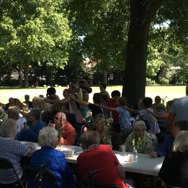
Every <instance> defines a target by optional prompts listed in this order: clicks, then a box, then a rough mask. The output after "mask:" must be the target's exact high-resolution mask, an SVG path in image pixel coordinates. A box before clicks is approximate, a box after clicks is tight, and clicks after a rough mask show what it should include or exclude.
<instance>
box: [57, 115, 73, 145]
mask: <svg viewBox="0 0 188 188" xmlns="http://www.w3.org/2000/svg"><path fill="white" fill-rule="evenodd" d="M54 127H55V128H56V129H57V130H58V131H59V136H60V144H61V145H74V144H75V141H76V130H75V128H74V127H73V126H72V125H71V124H70V123H69V122H68V121H67V119H66V114H65V113H64V112H57V113H56V114H55V117H54Z"/></svg>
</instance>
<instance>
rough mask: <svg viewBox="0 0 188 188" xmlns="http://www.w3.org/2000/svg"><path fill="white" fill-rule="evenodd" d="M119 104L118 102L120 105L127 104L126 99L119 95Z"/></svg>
mask: <svg viewBox="0 0 188 188" xmlns="http://www.w3.org/2000/svg"><path fill="white" fill-rule="evenodd" d="M119 104H120V106H125V105H126V104H127V103H126V99H125V98H124V97H120V99H119Z"/></svg>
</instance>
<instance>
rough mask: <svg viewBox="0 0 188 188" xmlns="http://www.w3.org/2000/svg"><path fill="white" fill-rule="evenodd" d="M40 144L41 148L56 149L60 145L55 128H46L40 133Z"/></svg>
mask: <svg viewBox="0 0 188 188" xmlns="http://www.w3.org/2000/svg"><path fill="white" fill-rule="evenodd" d="M38 143H39V144H40V145H41V146H50V147H53V148H55V147H56V146H57V145H58V143H59V136H58V131H57V130H56V129H55V128H53V127H49V126H48V127H44V128H42V129H41V130H40V132H39V137H38Z"/></svg>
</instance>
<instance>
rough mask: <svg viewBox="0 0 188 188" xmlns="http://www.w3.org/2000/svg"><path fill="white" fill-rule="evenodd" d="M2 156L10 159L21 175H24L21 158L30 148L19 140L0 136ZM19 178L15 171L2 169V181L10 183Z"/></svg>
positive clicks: (0, 178)
mask: <svg viewBox="0 0 188 188" xmlns="http://www.w3.org/2000/svg"><path fill="white" fill-rule="evenodd" d="M0 151H1V152H0V157H2V158H6V159H9V160H10V161H11V162H12V164H13V166H14V168H15V169H16V172H17V174H18V175H19V177H21V176H22V174H23V170H22V167H21V158H22V157H23V156H26V154H27V153H28V151H29V148H28V147H27V146H26V145H24V144H21V143H20V142H19V141H17V140H13V139H11V138H4V137H0ZM16 180H17V178H16V176H15V174H14V172H13V171H12V170H11V169H10V170H0V183H4V184H10V183H14V182H15V181H16Z"/></svg>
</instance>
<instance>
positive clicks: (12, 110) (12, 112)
mask: <svg viewBox="0 0 188 188" xmlns="http://www.w3.org/2000/svg"><path fill="white" fill-rule="evenodd" d="M7 114H8V118H10V119H14V120H18V119H19V109H18V108H17V107H16V106H10V107H9V108H8V112H7Z"/></svg>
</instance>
